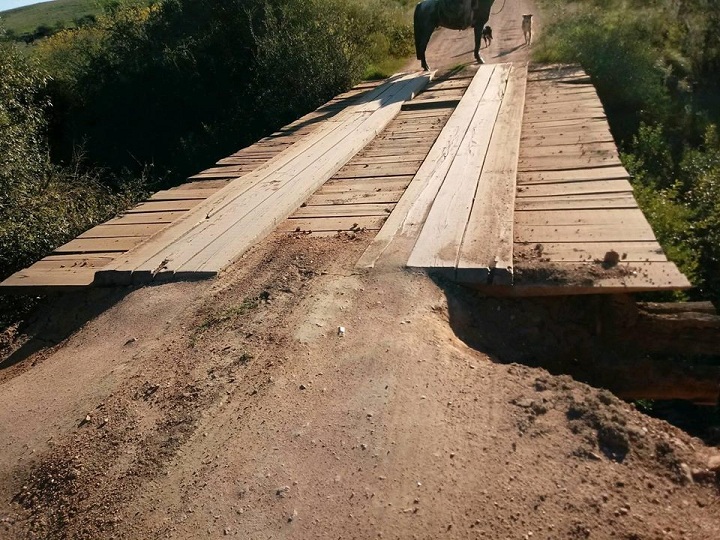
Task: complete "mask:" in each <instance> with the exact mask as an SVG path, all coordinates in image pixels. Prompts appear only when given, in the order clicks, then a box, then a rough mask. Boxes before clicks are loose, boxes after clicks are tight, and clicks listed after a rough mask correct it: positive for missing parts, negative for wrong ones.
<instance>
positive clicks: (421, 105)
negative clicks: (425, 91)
mask: <svg viewBox="0 0 720 540" xmlns="http://www.w3.org/2000/svg"><path fill="white" fill-rule="evenodd" d="M458 103H460V98H459V97H458V98H435V99H422V100H413V101H409V102H408V103H405V104H404V105H403V109H402V110H403V111H420V110H425V109H454V108H455V107H457V105H458Z"/></svg>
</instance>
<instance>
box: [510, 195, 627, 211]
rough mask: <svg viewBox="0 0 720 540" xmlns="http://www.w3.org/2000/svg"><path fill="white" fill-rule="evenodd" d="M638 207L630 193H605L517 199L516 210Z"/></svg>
mask: <svg viewBox="0 0 720 540" xmlns="http://www.w3.org/2000/svg"><path fill="white" fill-rule="evenodd" d="M621 208H637V203H636V202H635V199H634V198H633V196H632V195H630V194H623V193H618V194H603V195H602V196H601V195H594V196H582V195H569V196H556V197H532V198H520V197H518V198H517V199H515V210H518V211H519V210H535V211H537V210H562V211H575V210H610V209H621Z"/></svg>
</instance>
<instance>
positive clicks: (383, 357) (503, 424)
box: [0, 235, 720, 539]
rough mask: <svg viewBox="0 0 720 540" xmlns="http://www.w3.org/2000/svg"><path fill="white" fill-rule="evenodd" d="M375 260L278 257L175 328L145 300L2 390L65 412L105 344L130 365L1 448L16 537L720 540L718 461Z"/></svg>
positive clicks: (253, 267) (201, 304)
mask: <svg viewBox="0 0 720 540" xmlns="http://www.w3.org/2000/svg"><path fill="white" fill-rule="evenodd" d="M366 244H367V239H366V238H363V236H362V235H359V236H358V237H357V238H356V239H354V240H351V239H348V238H334V239H333V238H327V239H317V240H314V239H311V238H282V239H275V240H273V241H271V242H267V243H266V244H264V245H263V246H261V247H259V248H258V249H256V250H253V251H252V252H251V253H250V254H249V255H248V256H247V257H246V258H245V259H244V260H243V261H241V262H240V263H239V264H238V265H236V266H235V267H234V268H233V269H231V270H230V271H229V272H227V273H226V274H225V275H224V276H223V277H222V278H221V279H219V280H218V281H217V282H216V283H215V284H213V285H207V284H206V285H203V284H194V285H189V286H185V287H186V288H185V290H184V294H185V298H186V301H187V302H188V304H187V306H186V307H185V309H184V310H182V311H179V312H177V313H174V314H171V313H167V316H166V317H158V314H159V313H161V312H162V311H161V307H162V306H163V305H164V303H165V302H168V301H169V300H170V299H171V298H172V297H174V296H175V295H177V294H178V292H179V290H178V289H177V286H173V285H171V286H166V287H156V288H150V289H141V290H138V291H134V292H129V293H126V294H125V295H124V299H123V300H122V301H120V303H119V305H118V306H116V307H115V308H113V309H112V310H111V311H113V312H114V315H115V318H113V320H112V323H113V326H112V327H111V326H107V325H106V324H109V323H110V321H109V320H108V321H106V320H105V315H103V316H101V317H100V318H99V319H98V320H97V321H92V322H90V323H88V324H86V325H85V326H84V327H83V328H82V329H81V330H80V331H79V332H78V333H77V334H75V335H74V336H72V337H71V338H70V339H69V340H67V341H64V342H63V343H61V344H60V345H59V346H58V347H57V350H56V351H55V353H54V354H53V355H51V356H49V357H48V358H47V359H46V360H45V361H44V362H40V363H39V364H37V365H36V366H35V367H32V368H27V369H25V370H23V371H20V370H19V371H17V372H16V376H15V377H13V378H11V379H9V380H7V381H6V382H5V383H4V384H5V387H6V388H8V389H12V388H13V387H23V388H25V392H24V393H20V392H19V391H15V393H14V395H22V396H24V398H23V399H24V403H25V404H26V405H24V406H26V407H31V406H30V403H43V402H44V401H45V400H46V399H50V397H49V396H51V395H53V394H54V393H56V392H57V391H60V393H61V394H62V385H60V386H57V385H56V387H55V388H48V387H44V386H38V385H37V383H38V381H42V380H43V379H44V378H45V377H46V376H47V372H48V370H50V369H53V368H56V367H63V366H65V367H68V366H70V365H71V364H72V363H75V364H78V363H79V364H81V365H83V366H84V367H85V368H86V369H87V368H88V367H89V366H90V365H92V363H93V362H98V361H99V359H100V358H99V357H98V355H99V354H103V351H104V350H105V349H104V347H106V346H107V343H108V342H110V343H114V344H115V347H116V348H115V349H114V351H115V352H114V354H116V355H118V356H117V357H115V358H113V359H111V360H109V362H108V364H107V366H106V367H104V369H103V370H100V371H97V372H93V374H92V377H91V379H87V380H85V381H84V385H88V386H91V387H93V391H92V392H90V391H89V390H88V389H85V388H78V387H76V392H78V394H79V396H80V398H79V401H78V404H77V406H76V407H74V408H73V409H72V410H70V411H65V412H64V413H61V412H59V411H54V412H52V416H49V417H48V416H47V414H46V415H45V416H43V417H37V418H35V419H32V420H31V419H30V417H28V416H25V417H24V418H23V421H24V422H26V425H25V427H26V428H29V429H27V430H22V429H18V430H17V431H13V432H11V433H10V435H11V437H10V438H9V439H4V440H7V441H8V442H9V443H10V444H9V445H7V446H6V447H5V448H4V450H3V453H4V458H5V459H4V461H5V462H6V463H13V464H14V465H13V466H11V467H9V468H8V469H7V470H6V471H5V474H4V475H3V476H2V482H1V483H0V489H2V492H3V493H4V494H5V496H4V500H5V501H6V502H5V503H2V505H0V516H2V519H3V527H4V532H3V534H5V536H6V537H7V538H111V537H112V538H128V539H129V538H141V537H142V538H155V537H167V536H169V537H173V538H197V536H198V534H202V535H203V536H206V535H207V536H210V537H215V536H223V537H224V536H226V535H227V536H239V537H256V536H291V537H293V538H325V537H350V536H355V537H363V538H368V537H378V535H381V536H382V537H402V538H411V537H413V536H417V537H438V536H442V535H446V536H448V537H466V536H467V537H475V536H479V537H486V538H505V537H516V538H525V537H527V538H530V537H531V534H530V533H532V537H533V538H558V537H567V538H607V537H617V538H656V537H657V538H665V537H668V538H669V537H675V538H682V537H685V538H698V539H700V538H711V537H714V535H715V533H716V532H717V531H718V530H720V529H719V527H720V520H718V517H717V512H716V511H715V506H716V504H717V500H718V487H717V473H716V472H715V471H713V470H710V468H709V467H708V461H709V460H710V458H711V457H712V455H713V452H715V451H714V450H713V449H711V448H708V447H705V446H704V445H703V444H702V442H701V441H699V440H697V439H693V438H691V437H688V436H687V435H685V434H684V433H682V432H681V431H680V430H677V429H676V428H673V427H672V426H669V425H668V424H665V423H663V422H660V421H657V420H653V419H650V418H648V417H646V416H645V415H643V414H641V413H640V412H638V411H636V410H634V409H633V407H631V406H630V405H628V404H626V403H624V402H622V401H620V400H618V399H617V398H615V397H614V396H612V395H611V394H610V393H608V392H607V391H602V390H597V389H593V388H591V387H588V386H586V385H584V384H582V383H578V382H576V381H574V380H572V379H571V378H570V377H567V376H559V377H556V376H552V375H550V374H549V373H547V372H546V371H544V370H542V369H538V368H532V367H527V366H523V365H518V364H513V363H507V364H505V363H502V362H503V361H505V360H512V358H506V357H504V356H502V354H501V355H500V356H499V357H496V360H499V361H500V363H498V362H493V361H492V360H491V359H490V358H489V357H488V356H486V355H485V354H484V353H483V352H478V351H476V350H473V349H471V348H469V347H467V346H466V345H465V344H464V343H463V342H462V341H460V340H459V339H458V338H457V337H456V336H455V335H454V334H453V332H452V331H451V328H450V325H449V324H448V322H449V321H450V320H451V319H452V318H453V317H457V306H456V297H457V296H458V295H460V294H461V289H459V290H457V291H455V292H452V293H450V294H448V293H447V292H446V291H444V290H443V289H441V288H439V287H438V286H437V285H436V284H435V283H434V282H433V281H432V280H430V279H429V278H427V277H426V276H424V275H422V274H415V273H407V272H404V271H389V270H388V271H386V272H384V273H371V274H368V275H357V274H355V273H354V271H353V266H352V265H353V264H354V261H355V260H356V259H357V257H358V256H359V254H360V253H361V251H362V250H363V249H364V247H365V245H366ZM147 296H154V297H155V300H154V302H152V304H153V305H158V306H159V307H158V309H157V311H153V309H151V308H150V307H149V306H148V305H147V303H148V300H147ZM448 302H449V304H448ZM143 304H145V306H144V307H143ZM449 305H450V308H448V306H449ZM453 306H455V307H453ZM131 308H132V309H131ZM138 309H140V311H138ZM143 311H146V312H147V316H149V317H151V318H154V319H155V325H148V327H147V328H144V327H143V324H142V323H143V320H139V321H137V326H135V328H134V329H133V331H132V333H131V334H130V333H129V332H128V331H127V329H125V328H123V327H122V326H123V323H124V322H126V320H125V319H117V315H118V314H119V313H135V314H136V316H137V317H138V318H139V319H144V317H143V315H142V313H143ZM518 315H519V312H516V313H515V316H518ZM512 316H513V315H512V314H511V313H508V317H512ZM145 322H147V321H145ZM153 326H154V327H153ZM340 326H342V327H343V328H345V333H344V335H342V336H341V335H339V334H338V327H340ZM113 328H114V329H113ZM479 348H480V349H481V350H483V348H482V346H480V347H479ZM500 352H501V353H502V351H500ZM496 354H497V351H496ZM113 370H114V379H113V381H112V383H111V384H108V383H107V381H106V377H107V376H108V372H110V371H113ZM93 381H94V382H93ZM103 381H106V382H105V383H103ZM60 382H61V381H60ZM98 383H100V386H101V387H102V392H98V391H97V388H96V386H97V384H98ZM8 385H12V386H8ZM31 389H33V390H31ZM0 399H4V400H5V402H7V399H8V393H5V394H4V397H3V398H0ZM58 420H60V422H58ZM48 421H49V422H48ZM35 426H42V429H43V430H44V431H43V433H44V435H43V437H42V438H41V437H39V436H38V437H34V436H33V434H34V433H35V429H34V428H35ZM48 437H49V438H50V441H49V442H48V441H47V439H48ZM33 450H36V451H35V452H34V453H32V451H33ZM11 500H12V502H10V501H11Z"/></svg>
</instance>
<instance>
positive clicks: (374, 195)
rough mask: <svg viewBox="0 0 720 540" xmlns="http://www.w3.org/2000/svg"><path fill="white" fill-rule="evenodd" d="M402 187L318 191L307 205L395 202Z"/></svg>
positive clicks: (401, 191)
mask: <svg viewBox="0 0 720 540" xmlns="http://www.w3.org/2000/svg"><path fill="white" fill-rule="evenodd" d="M403 193H404V189H401V190H398V191H361V192H358V191H342V192H340V193H318V192H316V193H315V195H313V196H312V197H310V199H309V200H308V201H307V206H316V205H328V204H337V205H346V204H360V203H373V204H382V203H396V202H397V201H399V200H400V197H402V194H403Z"/></svg>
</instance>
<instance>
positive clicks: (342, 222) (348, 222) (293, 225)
mask: <svg viewBox="0 0 720 540" xmlns="http://www.w3.org/2000/svg"><path fill="white" fill-rule="evenodd" d="M384 221H385V218H384V217H378V216H359V217H333V218H326V219H286V220H285V221H283V222H282V223H281V224H280V225H279V227H278V229H277V230H278V231H285V232H304V231H357V230H363V229H367V230H378V229H379V228H380V227H382V224H383V222H384Z"/></svg>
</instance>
